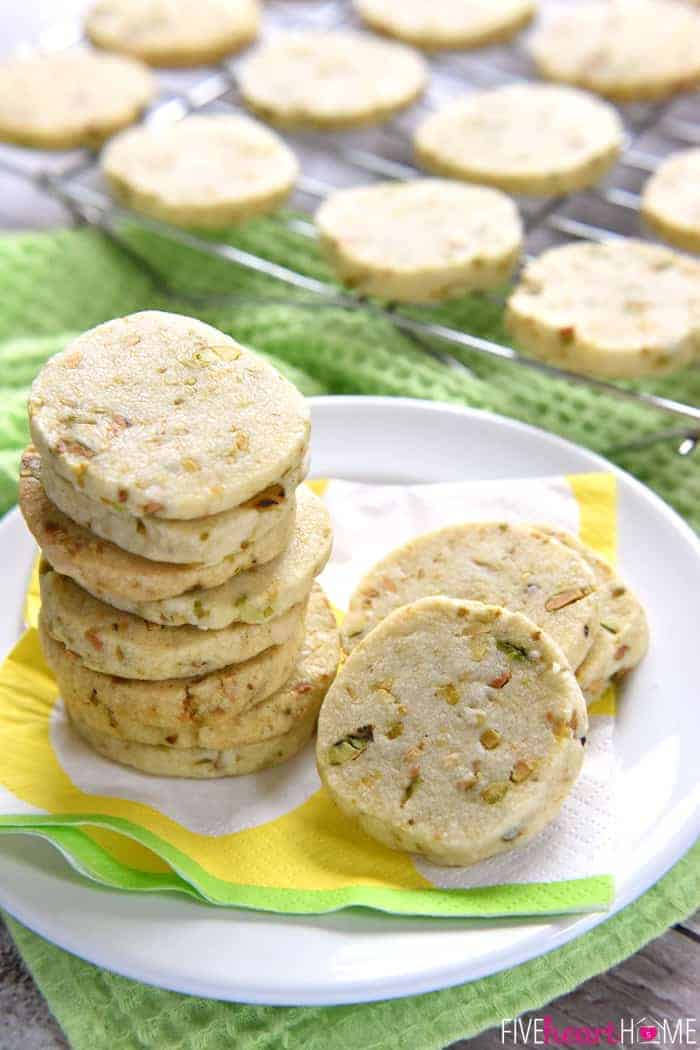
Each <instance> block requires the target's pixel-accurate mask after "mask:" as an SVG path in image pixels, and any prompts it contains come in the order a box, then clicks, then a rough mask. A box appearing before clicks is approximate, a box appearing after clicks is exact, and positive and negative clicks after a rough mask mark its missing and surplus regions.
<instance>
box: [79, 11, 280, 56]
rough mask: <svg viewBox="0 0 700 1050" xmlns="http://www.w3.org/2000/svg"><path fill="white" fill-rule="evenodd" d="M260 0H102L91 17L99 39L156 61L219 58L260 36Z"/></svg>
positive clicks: (90, 31)
mask: <svg viewBox="0 0 700 1050" xmlns="http://www.w3.org/2000/svg"><path fill="white" fill-rule="evenodd" d="M259 21H260V7H259V4H258V0H98V3H96V4H94V5H93V7H91V8H90V10H89V12H88V15H87V18H86V19H85V31H86V33H87V35H88V36H89V37H90V39H91V40H92V42H93V43H94V44H97V45H98V47H104V48H106V49H107V50H108V51H119V52H122V53H124V54H128V55H134V56H135V57H136V58H140V59H142V60H143V61H144V62H148V63H149V64H150V65H153V66H193V65H197V64H198V63H201V62H216V61H217V60H218V59H220V58H223V57H224V55H229V54H231V53H232V52H234V51H238V50H240V48H242V47H244V46H245V45H246V44H248V43H250V41H251V40H253V39H254V38H255V36H256V35H257V32H258V23H259Z"/></svg>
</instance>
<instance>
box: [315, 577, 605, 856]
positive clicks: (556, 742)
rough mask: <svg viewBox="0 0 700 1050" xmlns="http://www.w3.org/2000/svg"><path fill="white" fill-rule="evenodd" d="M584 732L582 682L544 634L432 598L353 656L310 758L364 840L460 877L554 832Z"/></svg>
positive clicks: (395, 618) (505, 617)
mask: <svg viewBox="0 0 700 1050" xmlns="http://www.w3.org/2000/svg"><path fill="white" fill-rule="evenodd" d="M586 731H587V717H586V708H585V704H584V702H583V697H582V696H581V691H580V689H579V688H578V685H577V684H576V679H575V678H574V676H573V674H572V672H571V670H570V669H569V668H568V667H567V666H566V661H565V659H564V656H563V654H562V652H561V650H560V649H559V647H558V646H557V645H555V644H554V642H553V641H552V640H551V638H549V637H548V636H547V634H546V633H545V632H544V631H543V630H542V629H541V628H540V627H538V626H537V625H536V624H535V623H533V622H532V621H531V620H529V619H528V618H527V617H525V616H523V615H521V614H519V613H511V612H509V611H507V610H505V609H502V608H498V607H495V606H489V605H482V604H480V603H478V602H461V601H455V600H452V599H449V598H444V597H435V598H424V599H422V600H420V601H418V602H415V603H414V604H411V605H406V606H404V607H403V608H400V609H397V610H395V611H394V612H393V613H392V614H391V615H390V616H388V617H387V618H386V619H385V620H384V621H383V622H382V623H381V624H380V625H379V627H377V628H376V630H374V631H373V632H372V633H371V634H370V635H369V636H368V637H367V638H366V639H365V641H364V642H362V644H361V645H359V646H358V647H357V649H355V650H354V651H353V652H352V653H351V655H350V657H349V658H348V660H347V662H346V663H345V665H344V667H343V668H342V670H341V671H340V673H339V675H338V677H337V679H336V681H335V683H334V684H333V686H332V687H331V689H330V691H329V693H328V696H327V697H326V699H325V701H324V703H323V707H322V709H321V714H320V717H319V723H318V741H317V751H316V755H317V761H318V768H319V773H320V775H321V778H322V780H323V782H324V784H325V785H326V787H327V788H328V789H329V791H330V792H331V794H332V795H333V798H334V799H335V801H336V802H337V803H338V805H339V806H340V807H341V809H342V810H343V811H344V812H345V813H347V814H349V815H350V816H353V817H355V818H357V819H358V820H359V822H360V824H361V825H362V827H363V828H364V829H365V830H366V831H367V832H368V833H369V834H371V835H374V836H375V837H376V838H378V839H379V840H380V841H382V842H384V843H386V844H387V845H389V846H392V847H393V848H395V849H396V848H398V849H406V850H414V851H416V852H419V853H422V854H424V855H425V856H427V857H429V858H430V859H431V860H433V861H435V863H437V864H452V865H465V864H471V863H474V862H475V861H477V860H481V859H483V858H485V857H489V856H492V855H494V854H496V853H500V852H503V851H504V850H507V849H511V848H513V847H515V846H520V845H523V844H524V843H525V842H527V841H528V840H529V839H531V838H532V836H533V835H534V834H535V833H536V832H537V831H539V830H540V829H541V828H542V827H543V826H544V825H545V824H546V823H547V822H548V821H549V820H551V819H552V817H553V816H554V815H555V814H556V812H557V810H558V809H559V806H560V805H561V803H562V801H563V799H564V798H565V796H566V794H567V792H568V791H569V789H570V787H571V785H572V783H573V781H574V780H575V778H576V776H577V775H578V772H579V769H580V767H581V762H582V756H583V746H582V745H583V743H584V742H585V734H586Z"/></svg>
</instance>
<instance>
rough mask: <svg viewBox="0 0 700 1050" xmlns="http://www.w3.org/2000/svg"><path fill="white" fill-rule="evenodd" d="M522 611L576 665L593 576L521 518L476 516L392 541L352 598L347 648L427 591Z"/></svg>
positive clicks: (592, 603) (593, 619) (594, 608)
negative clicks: (498, 519) (507, 519)
mask: <svg viewBox="0 0 700 1050" xmlns="http://www.w3.org/2000/svg"><path fill="white" fill-rule="evenodd" d="M436 594H437V595H440V594H442V595H446V596H448V597H450V598H460V599H466V600H468V601H479V602H485V603H486V604H489V605H502V606H504V607H505V608H508V609H510V610H512V611H513V612H522V613H523V614H524V615H525V616H527V617H529V618H530V619H531V620H533V621H534V622H535V623H536V624H537V625H538V626H539V627H541V628H542V629H543V630H545V631H547V633H548V635H549V636H550V637H551V638H552V639H553V640H554V641H555V642H556V643H557V644H558V645H559V646H560V647H561V649H562V651H563V653H564V656H565V657H566V659H567V660H568V662H569V663H570V665H571V666H572V667H574V668H575V667H578V665H579V664H580V663H581V661H582V660H583V658H584V657H585V655H586V653H587V652H588V650H589V649H590V647H591V644H592V641H593V637H594V635H595V632H596V630H597V629H598V623H599V619H598V604H599V600H598V596H597V594H596V592H595V577H594V575H593V573H592V572H591V570H590V568H589V567H588V566H587V565H586V563H585V562H584V561H583V559H582V558H581V557H579V555H578V554H576V552H575V551H572V550H570V549H569V548H567V547H565V546H564V545H563V544H561V543H559V542H558V540H555V539H553V538H552V537H551V536H546V535H545V534H544V533H542V532H539V531H538V530H537V529H533V528H531V527H530V526H527V525H508V524H505V523H504V522H474V523H468V524H464V525H450V526H448V527H447V528H444V529H438V530H437V531H436V532H428V533H425V534H424V535H422V536H418V537H417V538H416V539H414V540H410V541H409V542H408V543H406V544H404V545H403V546H402V547H397V548H396V550H394V551H392V552H391V553H390V554H388V555H387V556H386V557H385V558H383V559H382V560H381V561H379V562H377V564H376V565H375V566H374V567H373V568H372V569H371V570H370V571H369V572H368V573H367V575H366V576H365V577H364V579H362V580H361V581H360V584H359V585H358V587H357V589H356V590H355V592H354V594H353V595H352V597H351V598H350V605H349V608H348V613H347V616H346V617H345V620H344V622H343V640H344V644H345V648H346V649H347V650H348V651H350V650H351V649H352V648H353V647H354V646H356V645H357V644H358V642H360V641H362V639H364V638H365V637H366V636H367V635H368V634H369V632H370V631H371V630H372V629H373V628H376V626H377V624H378V623H380V621H381V620H383V619H384V617H385V616H388V615H389V613H390V612H393V610H394V609H398V608H399V607H400V606H402V605H408V604H409V603H410V602H415V601H416V600H417V599H419V598H426V597H429V596H432V595H436Z"/></svg>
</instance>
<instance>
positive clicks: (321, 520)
mask: <svg viewBox="0 0 700 1050" xmlns="http://www.w3.org/2000/svg"><path fill="white" fill-rule="evenodd" d="M332 541H333V534H332V531H331V524H330V519H329V517H328V511H327V510H326V508H325V506H324V503H323V501H322V500H320V499H319V498H318V496H316V495H314V493H313V492H312V491H311V489H309V488H306V486H304V487H302V488H300V489H299V494H298V497H297V510H296V515H295V517H294V527H293V530H292V535H291V537H290V539H289V543H288V544H287V545H286V546H285V548H284V550H283V551H282V553H281V554H278V556H277V557H276V558H274V559H273V560H272V561H269V562H268V563H267V564H266V565H260V566H259V567H257V568H255V569H252V570H250V571H249V572H243V573H238V574H237V575H236V576H232V577H231V579H229V580H226V582H225V583H222V584H220V585H219V586H218V587H213V588H206V589H202V588H196V589H194V590H188V591H186V592H185V593H184V594H179V595H177V596H176V597H174V598H165V599H162V600H161V601H155V602H134V601H127V600H124V599H122V598H112V597H107V599H106V600H107V601H108V602H109V604H110V605H116V607H117V608H118V609H125V610H126V611H127V612H133V613H135V614H136V615H137V616H141V617H142V618H143V619H144V620H150V621H151V622H152V623H161V624H169V625H171V626H174V625H177V624H192V625H193V626H195V627H200V628H203V629H205V630H219V629H221V628H222V627H228V625H229V624H231V623H234V622H243V623H264V622H265V621H266V620H271V619H273V618H274V617H275V616H279V615H280V614H281V613H283V612H285V610H286V609H289V608H291V606H292V605H297V604H298V603H299V602H302V601H304V600H305V599H306V597H307V595H308V593H309V591H310V590H311V587H312V585H313V581H314V579H315V578H316V576H318V574H319V573H320V572H321V570H322V569H323V567H324V566H325V564H326V562H327V561H328V558H329V557H330V553H331V544H332ZM87 589H88V590H90V587H88V588H87Z"/></svg>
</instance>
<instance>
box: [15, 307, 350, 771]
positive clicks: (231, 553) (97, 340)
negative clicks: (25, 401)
mask: <svg viewBox="0 0 700 1050" xmlns="http://www.w3.org/2000/svg"><path fill="white" fill-rule="evenodd" d="M29 415H30V426H31V432H32V438H33V441H34V444H33V446H30V447H29V448H28V449H27V450H26V452H25V454H24V457H23V463H22V472H21V480H20V505H21V508H22V512H23V514H24V517H25V520H26V522H27V525H28V526H29V529H30V530H31V532H32V534H33V535H34V537H35V539H36V540H37V542H38V544H39V546H40V547H41V549H42V552H43V560H42V564H41V573H40V580H41V595H42V608H41V618H40V637H41V642H42V647H43V650H44V653H45V656H46V659H47V662H48V663H49V665H50V666H51V668H52V669H53V671H54V673H55V675H56V678H57V681H58V684H59V687H60V691H61V696H62V698H63V700H64V703H65V706H66V709H67V711H68V714H69V716H70V718H71V721H72V723H73V725H74V726H75V728H76V729H77V731H78V732H79V733H80V734H81V736H82V737H83V738H84V739H85V740H86V741H87V742H88V743H89V744H91V745H92V746H93V747H94V748H95V750H97V751H99V752H100V753H101V754H103V755H106V756H108V757H109V758H112V759H115V760H117V761H120V762H124V763H126V764H128V765H132V766H135V767H136V768H138V769H142V770H144V771H146V772H151V773H157V774H161V775H171V776H188V777H213V776H223V775H240V774H243V773H249V772H253V771H255V770H259V769H263V768H266V767H267V766H272V765H276V764H278V763H280V762H282V761H284V760H285V759H287V758H289V757H291V756H292V755H294V754H296V753H297V752H298V751H299V749H300V748H301V747H302V746H303V745H304V744H305V743H306V741H307V740H308V739H309V737H310V736H311V735H312V733H313V731H314V727H315V723H316V716H317V714H318V709H319V707H320V704H321V701H322V699H323V696H324V695H325V692H326V690H327V689H328V686H329V685H330V682H331V681H332V679H333V676H334V674H335V671H336V667H337V663H338V656H339V641H338V635H337V630H336V626H335V620H334V617H333V614H332V611H331V609H330V606H329V604H328V602H327V600H326V598H325V596H324V595H323V592H322V591H321V589H320V588H319V587H318V585H317V584H315V583H314V580H315V577H316V576H317V575H318V573H319V572H320V571H321V569H322V568H323V566H324V565H325V563H326V561H327V559H328V556H329V554H330V547H331V528H330V523H329V519H328V515H327V512H326V510H325V507H324V505H323V503H322V502H321V501H320V500H319V499H318V498H317V497H316V496H315V495H314V494H313V492H312V491H311V490H310V489H309V488H308V487H306V486H305V485H301V482H302V481H303V479H304V476H305V473H306V468H307V456H308V441H309V415H308V409H307V406H306V404H305V402H304V399H303V398H302V396H301V395H300V394H299V392H298V391H297V390H296V389H295V388H294V387H293V386H292V385H291V384H290V383H288V382H287V381H286V380H285V379H284V378H283V377H282V376H281V375H280V374H279V373H278V372H276V371H275V370H274V369H273V368H272V367H271V366H269V365H268V364H267V363H265V362H264V361H262V360H261V359H260V358H258V357H257V356H256V355H254V354H252V353H250V352H249V351H247V350H245V349H244V348H243V347H241V346H239V345H238V344H237V343H235V342H234V340H232V339H231V338H229V337H228V336H226V335H224V334H223V333H221V332H219V331H217V330H216V329H215V328H212V327H210V326H209V325H205V324H203V323H201V322H199V321H196V320H192V319H190V318H186V317H181V316H175V315H172V314H165V313H157V312H147V313H140V314H134V315H132V316H130V317H124V318H120V319H118V320H115V321H110V322H108V323H106V324H103V325H100V326H99V327H97V328H95V329H93V330H92V331H90V332H87V333H85V334H84V335H82V336H80V337H79V338H78V339H76V340H75V341H74V342H73V343H72V344H71V345H70V346H69V347H68V348H67V349H66V350H64V351H63V352H62V353H60V354H57V355H56V356H55V357H54V358H52V359H51V361H49V363H48V364H47V365H46V366H45V368H44V369H43V370H42V372H41V373H40V375H39V376H38V378H37V379H36V381H35V383H34V386H33V388H32V392H31V396H30V401H29Z"/></svg>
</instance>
